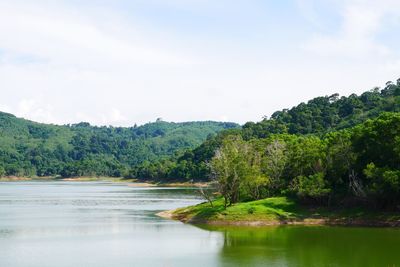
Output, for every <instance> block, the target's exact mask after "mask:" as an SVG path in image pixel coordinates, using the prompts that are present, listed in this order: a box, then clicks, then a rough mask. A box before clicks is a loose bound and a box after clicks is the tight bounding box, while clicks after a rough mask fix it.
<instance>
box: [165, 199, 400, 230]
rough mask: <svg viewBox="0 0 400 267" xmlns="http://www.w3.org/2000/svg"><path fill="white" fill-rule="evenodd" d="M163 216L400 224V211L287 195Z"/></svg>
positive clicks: (216, 221) (196, 220) (231, 221)
mask: <svg viewBox="0 0 400 267" xmlns="http://www.w3.org/2000/svg"><path fill="white" fill-rule="evenodd" d="M159 215H160V216H162V217H166V218H171V219H176V220H180V221H182V222H187V223H193V224H213V225H253V226H262V225H280V224H299V225H301V224H303V225H313V224H315V225H321V224H327V225H360V226H400V213H399V212H397V213H395V212H379V211H369V210H365V209H362V208H351V209H329V208H323V207H309V206H302V205H299V204H298V203H296V202H295V201H294V200H291V199H289V198H286V197H274V198H267V199H262V200H257V201H251V202H245V203H237V204H234V205H232V206H230V207H227V208H226V209H224V206H223V200H222V199H218V200H216V201H214V202H213V207H211V205H210V204H209V203H202V204H199V205H196V206H190V207H186V208H180V209H176V210H173V211H166V212H161V213H160V214H159Z"/></svg>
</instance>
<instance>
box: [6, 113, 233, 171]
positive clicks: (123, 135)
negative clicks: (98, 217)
mask: <svg viewBox="0 0 400 267" xmlns="http://www.w3.org/2000/svg"><path fill="white" fill-rule="evenodd" d="M235 127H238V125H236V124H233V123H222V122H221V123H220V122H211V121H209V122H186V123H169V122H164V121H162V120H158V121H157V122H154V123H148V124H145V125H143V126H140V127H137V126H136V127H130V128H123V127H111V126H110V127H104V126H103V127H97V126H91V125H90V124H89V123H78V124H73V125H64V126H58V125H48V124H40V123H35V122H31V121H28V120H24V119H19V118H16V117H15V116H13V115H11V114H7V113H1V112H0V167H1V168H0V176H1V175H8V176H10V175H15V176H57V175H61V176H64V177H71V176H92V175H93V176H113V177H120V176H127V177H129V176H135V177H136V176H137V175H138V174H139V175H143V176H151V175H154V176H156V175H158V174H159V173H162V171H163V170H162V169H161V168H160V169H158V168H156V169H155V170H148V169H146V170H143V169H144V168H139V167H138V166H141V165H142V166H151V165H152V164H153V163H154V162H157V161H160V160H161V159H163V158H167V157H174V156H176V155H179V154H181V153H182V151H185V150H187V149H190V148H194V147H196V146H198V145H200V144H201V143H202V142H203V141H204V140H205V139H206V138H207V137H210V136H212V135H214V134H216V133H217V132H219V131H221V130H223V129H229V128H235ZM156 166H157V165H156ZM3 169H4V173H3V172H2V170H3ZM152 172H153V173H157V174H153V173H152Z"/></svg>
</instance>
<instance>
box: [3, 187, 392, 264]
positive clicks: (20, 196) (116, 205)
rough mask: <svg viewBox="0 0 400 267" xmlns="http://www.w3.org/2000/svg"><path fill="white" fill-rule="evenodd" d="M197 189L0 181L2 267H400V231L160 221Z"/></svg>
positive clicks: (191, 199) (193, 200)
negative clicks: (202, 224) (192, 223)
mask: <svg viewBox="0 0 400 267" xmlns="http://www.w3.org/2000/svg"><path fill="white" fill-rule="evenodd" d="M201 201H202V200H201V199H199V197H198V195H197V194H196V193H195V191H194V190H193V189H182V188H159V187H145V188H141V187H133V186H128V184H124V183H107V182H4V183H0V266H1V267H54V266H58V267H64V266H65V267H67V266H68V267H81V266H82V267H103V266H104V267H111V266H112V267H125V266H144V267H146V266H166V267H167V266H185V267H186V266H188V267H196V266H201V267H212V266H307V267H311V266H391V267H392V266H400V230H399V229H391V228H356V227H352V228H350V227H349V228H346V227H322V226H307V227H302V226H281V227H262V228H246V227H206V226H202V227H197V226H192V225H187V224H183V223H181V222H177V221H171V220H167V219H163V218H160V217H158V216H156V215H155V214H156V213H157V212H159V211H162V210H167V209H173V208H177V207H183V206H187V205H193V204H196V203H199V202H201Z"/></svg>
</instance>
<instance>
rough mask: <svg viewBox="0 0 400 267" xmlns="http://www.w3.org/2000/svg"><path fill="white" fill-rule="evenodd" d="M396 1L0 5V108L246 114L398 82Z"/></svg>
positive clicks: (69, 115) (105, 116)
mask: <svg viewBox="0 0 400 267" xmlns="http://www.w3.org/2000/svg"><path fill="white" fill-rule="evenodd" d="M399 8H400V2H399V1H397V0H381V1H372V0H346V1H344V0H326V1H316V0H293V1H289V0H286V1H272V0H270V1H268V0H264V1H261V0H247V1H242V0H237V1H227V0H219V1H218V0H213V1H211V0H192V1H189V0H186V1H184V0H170V1H166V0H164V1H162V0H136V1H135V0H131V1H127V0H113V1H111V0H101V1H92V0H86V1H77V0H59V1H51V0H47V1H45V0H36V1H28V0H25V1H23V0H13V1H5V0H0V81H1V84H0V92H1V98H0V110H2V111H6V112H11V113H14V114H16V115H17V116H20V117H24V118H28V119H32V120H36V121H40V122H50V123H57V124H64V123H74V122H79V121H88V122H90V123H92V124H97V125H116V126H117V125H123V126H129V125H133V124H134V123H138V124H142V123H146V122H149V121H154V120H155V119H156V118H158V117H162V118H163V119H164V120H168V121H192V120H228V121H235V122H239V123H244V122H246V121H258V120H260V119H261V118H262V117H263V116H265V115H270V114H271V113H272V112H274V111H276V110H280V109H283V108H290V107H292V106H293V105H296V104H298V103H300V102H301V101H307V100H309V99H310V98H312V97H315V96H320V95H330V94H333V93H336V92H338V93H340V94H341V95H348V94H351V93H360V92H362V91H365V90H368V89H371V88H373V87H375V86H381V85H383V84H384V83H385V82H386V81H388V80H395V79H397V78H399V77H400V50H399V49H398V44H399V43H400V40H399V39H400V37H399V35H398V34H397V33H398V31H399V30H400V15H399V14H398V12H396V11H397V10H399Z"/></svg>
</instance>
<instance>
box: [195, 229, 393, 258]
mask: <svg viewBox="0 0 400 267" xmlns="http://www.w3.org/2000/svg"><path fill="white" fill-rule="evenodd" d="M201 228H202V229H205V230H209V231H217V232H219V233H222V234H223V236H224V243H223V244H224V245H223V248H222V249H221V251H220V262H222V263H224V264H225V265H226V266H230V265H233V264H235V265H241V266H400V253H399V251H400V250H399V248H400V230H398V229H379V228H345V227H320V226H306V227H304V226H281V227H259V228H246V227H244V228H243V227H240V228H239V227H210V226H202V227H201Z"/></svg>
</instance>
